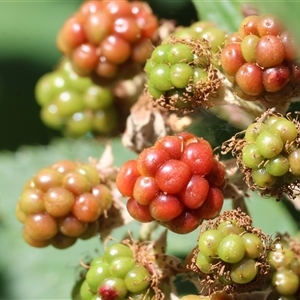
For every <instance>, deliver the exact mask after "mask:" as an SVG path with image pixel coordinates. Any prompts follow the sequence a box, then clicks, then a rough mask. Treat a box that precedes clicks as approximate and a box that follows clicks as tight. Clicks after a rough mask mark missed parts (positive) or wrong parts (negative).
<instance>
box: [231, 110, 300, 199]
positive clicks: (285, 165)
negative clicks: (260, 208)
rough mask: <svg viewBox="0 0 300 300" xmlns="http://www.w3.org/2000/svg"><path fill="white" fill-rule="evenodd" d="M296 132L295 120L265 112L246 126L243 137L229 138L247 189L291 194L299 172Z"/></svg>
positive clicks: (272, 193)
mask: <svg viewBox="0 0 300 300" xmlns="http://www.w3.org/2000/svg"><path fill="white" fill-rule="evenodd" d="M298 132H299V124H298V122H297V121H296V120H295V119H292V118H290V117H283V116H282V115H280V114H275V113H274V114H273V113H270V111H267V112H266V113H265V114H264V115H263V116H262V117H261V118H259V119H257V120H256V122H254V123H252V124H251V125H250V126H249V127H248V128H247V129H246V131H245V134H244V138H243V139H237V140H235V137H234V138H232V139H231V140H230V143H231V142H232V144H233V147H232V148H233V154H234V155H235V156H236V157H237V161H238V164H239V165H240V167H241V170H242V172H243V173H244V174H245V180H246V183H247V184H248V186H249V187H250V188H251V189H258V190H259V191H260V192H261V193H262V195H272V196H276V197H277V198H280V197H281V196H282V195H283V193H286V194H287V195H289V196H290V197H292V198H293V197H294V194H293V192H294V191H293V190H294V187H295V185H297V180H298V179H299V175H300V168H299V162H300V161H299V159H300V156H299V155H300V150H299V134H298ZM230 143H229V144H230ZM229 148H230V146H229Z"/></svg>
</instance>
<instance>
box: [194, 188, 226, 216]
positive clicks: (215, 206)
mask: <svg viewBox="0 0 300 300" xmlns="http://www.w3.org/2000/svg"><path fill="white" fill-rule="evenodd" d="M223 203H224V197H223V194H222V192H221V191H220V190H219V189H218V188H217V187H210V189H209V191H208V195H207V198H206V200H205V202H204V203H203V205H202V206H200V208H198V209H197V213H198V217H199V218H200V219H205V220H209V219H213V218H215V217H216V216H217V215H218V214H219V213H220V211H221V209H222V206H223Z"/></svg>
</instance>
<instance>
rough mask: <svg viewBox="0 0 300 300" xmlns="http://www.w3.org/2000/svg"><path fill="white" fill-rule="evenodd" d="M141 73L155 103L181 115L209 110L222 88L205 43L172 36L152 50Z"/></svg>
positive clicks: (212, 58) (207, 44)
mask: <svg viewBox="0 0 300 300" xmlns="http://www.w3.org/2000/svg"><path fill="white" fill-rule="evenodd" d="M144 70H145V72H146V74H147V77H148V81H147V93H148V94H149V95H150V96H151V98H152V99H153V101H154V103H155V104H158V105H160V106H162V107H165V108H167V109H169V110H176V111H179V112H182V113H186V112H191V111H193V110H194V109H195V108H197V107H200V106H203V107H210V106H212V103H210V100H211V97H213V96H216V95H217V92H218V90H219V88H220V87H221V86H222V84H221V80H220V79H219V77H218V75H217V68H215V66H214V56H213V54H212V52H211V47H210V44H209V42H208V41H207V40H197V39H190V38H177V37H176V36H172V37H170V38H168V39H167V40H166V41H165V42H164V43H162V44H161V45H159V46H157V47H156V48H155V50H154V51H153V52H152V54H151V57H150V58H149V59H148V60H147V63H146V65H145V68H144Z"/></svg>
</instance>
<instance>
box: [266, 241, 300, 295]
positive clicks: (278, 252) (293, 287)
mask: <svg viewBox="0 0 300 300" xmlns="http://www.w3.org/2000/svg"><path fill="white" fill-rule="evenodd" d="M273 248H274V249H273V250H272V251H270V252H269V254H268V260H269V263H270V265H271V268H272V272H273V275H272V285H273V286H274V287H275V289H276V291H277V292H278V294H279V295H280V297H282V299H285V298H283V297H292V296H295V297H296V298H288V299H298V297H297V294H298V292H299V287H300V285H299V284H300V260H299V254H298V255H296V253H295V252H294V251H293V250H291V249H290V247H289V245H288V243H286V242H285V241H284V240H280V241H278V242H277V243H276V244H275V245H274V247H273ZM298 296H299V295H298ZM280 299H281V298H280Z"/></svg>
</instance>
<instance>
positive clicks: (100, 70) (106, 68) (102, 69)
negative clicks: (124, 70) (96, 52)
mask: <svg viewBox="0 0 300 300" xmlns="http://www.w3.org/2000/svg"><path fill="white" fill-rule="evenodd" d="M117 72H118V66H117V65H116V64H114V63H111V62H109V61H107V59H106V58H105V57H103V56H101V57H100V61H99V63H98V65H97V67H96V73H97V74H98V75H99V76H100V77H103V78H113V77H115V76H116V74H117Z"/></svg>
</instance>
